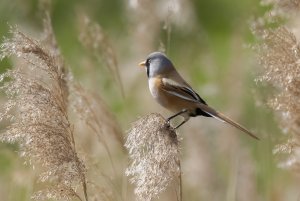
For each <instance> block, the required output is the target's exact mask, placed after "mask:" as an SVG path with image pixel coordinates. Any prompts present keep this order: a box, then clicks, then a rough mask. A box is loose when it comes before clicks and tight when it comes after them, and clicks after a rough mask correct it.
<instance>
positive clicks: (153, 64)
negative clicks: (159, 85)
mask: <svg viewBox="0 0 300 201" xmlns="http://www.w3.org/2000/svg"><path fill="white" fill-rule="evenodd" d="M139 65H140V66H143V67H145V68H146V70H147V76H148V78H151V77H155V76H157V75H164V74H165V73H166V72H168V71H169V70H172V69H173V68H174V67H173V64H172V62H171V61H170V60H169V59H168V58H167V56H166V55H165V54H163V53H161V52H153V53H151V54H149V55H148V57H147V59H146V60H145V61H143V62H141V63H140V64H139Z"/></svg>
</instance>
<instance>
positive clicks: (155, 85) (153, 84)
mask: <svg viewBox="0 0 300 201" xmlns="http://www.w3.org/2000/svg"><path fill="white" fill-rule="evenodd" d="M160 82H161V81H160V79H159V78H149V80H148V84H149V90H150V93H151V95H152V96H153V98H155V99H157V98H158V96H159V85H160Z"/></svg>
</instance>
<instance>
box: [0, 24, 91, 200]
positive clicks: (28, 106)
mask: <svg viewBox="0 0 300 201" xmlns="http://www.w3.org/2000/svg"><path fill="white" fill-rule="evenodd" d="M49 25H50V22H49V18H48V21H45V27H46V28H45V35H44V40H39V41H38V40H34V39H32V38H30V37H28V36H27V35H25V34H24V33H22V32H21V31H19V30H18V29H17V28H11V34H12V37H11V38H8V39H6V40H5V41H4V42H3V44H2V45H1V58H4V57H12V56H16V57H17V62H18V64H17V65H16V66H15V67H14V68H13V69H12V70H9V71H7V72H6V73H4V74H2V75H1V77H2V81H3V85H2V87H1V89H2V90H4V91H5V92H6V95H7V97H8V101H7V103H6V104H5V106H4V112H3V113H2V114H1V119H2V120H4V119H9V120H10V122H11V124H10V125H9V126H8V127H7V128H6V130H5V131H4V133H3V134H2V135H1V140H2V141H5V142H18V144H19V145H20V155H21V156H22V157H25V158H26V159H27V161H28V162H29V163H30V164H31V165H32V166H36V165H42V171H41V172H40V173H39V181H41V182H45V183H48V184H49V185H48V186H49V188H47V189H45V190H41V191H39V192H37V193H36V194H35V195H34V196H33V197H34V198H35V199H37V200H40V199H43V198H48V199H49V198H52V199H64V200H65V199H70V198H72V197H77V198H80V195H79V194H78V193H77V192H76V189H77V188H78V187H79V186H82V192H83V194H84V197H85V200H88V199H87V192H86V179H85V172H86V169H85V165H84V164H83V163H82V161H81V160H80V159H79V157H78V155H77V151H76V145H75V141H74V135H73V128H72V124H71V123H70V121H69V116H68V104H69V101H68V96H69V90H68V84H67V83H68V79H69V74H68V73H67V68H66V66H65V64H64V61H63V58H62V57H61V55H60V52H59V50H58V49H57V46H56V42H55V38H54V35H53V32H52V29H51V26H49ZM82 199H83V198H80V200H82Z"/></svg>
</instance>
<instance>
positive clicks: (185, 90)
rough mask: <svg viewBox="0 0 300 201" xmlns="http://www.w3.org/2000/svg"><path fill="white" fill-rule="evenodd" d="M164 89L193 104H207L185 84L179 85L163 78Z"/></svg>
mask: <svg viewBox="0 0 300 201" xmlns="http://www.w3.org/2000/svg"><path fill="white" fill-rule="evenodd" d="M162 83H163V89H164V90H165V91H166V92H167V93H169V94H172V95H175V96H177V97H180V98H183V99H185V100H188V101H192V102H201V103H203V104H206V102H205V101H204V100H203V99H202V98H201V97H200V96H199V95H198V94H197V93H196V92H195V91H194V90H193V89H192V88H191V87H190V86H189V85H188V84H187V83H185V82H182V83H179V82H177V81H175V80H173V79H169V78H162Z"/></svg>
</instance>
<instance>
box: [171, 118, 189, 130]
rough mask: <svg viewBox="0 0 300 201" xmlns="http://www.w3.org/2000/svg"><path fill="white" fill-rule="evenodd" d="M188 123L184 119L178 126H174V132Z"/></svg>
mask: <svg viewBox="0 0 300 201" xmlns="http://www.w3.org/2000/svg"><path fill="white" fill-rule="evenodd" d="M187 121H188V119H184V120H183V121H182V122H181V123H180V124H179V125H178V126H176V127H175V128H174V130H176V129H177V128H179V127H180V126H182V125H183V124H184V123H185V122H187Z"/></svg>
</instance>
